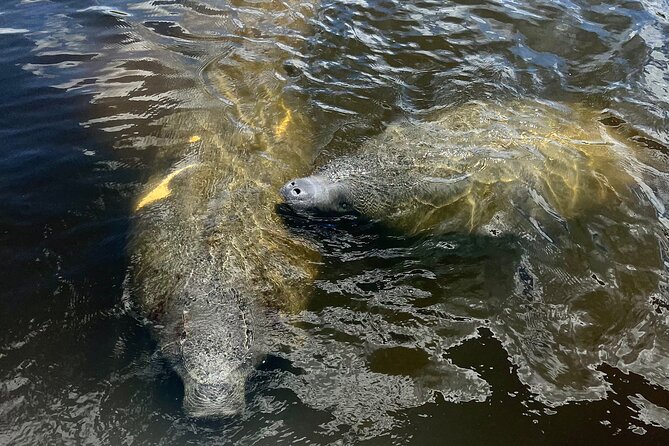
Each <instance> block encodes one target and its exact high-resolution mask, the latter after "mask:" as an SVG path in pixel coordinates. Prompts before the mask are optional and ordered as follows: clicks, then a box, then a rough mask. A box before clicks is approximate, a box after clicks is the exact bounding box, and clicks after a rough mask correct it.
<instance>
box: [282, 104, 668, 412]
mask: <svg viewBox="0 0 669 446" xmlns="http://www.w3.org/2000/svg"><path fill="white" fill-rule="evenodd" d="M601 119H602V116H601V114H600V113H598V112H594V111H591V110H588V109H585V108H583V107H580V106H576V105H573V106H566V105H559V104H552V103H538V102H525V103H520V102H516V103H510V104H506V105H495V104H483V103H470V104H467V105H465V106H463V107H459V108H455V109H453V110H451V111H448V112H446V113H443V114H442V115H440V116H439V117H438V118H437V119H435V120H433V121H429V122H416V123H414V122H404V123H399V124H395V125H392V126H390V127H389V128H388V129H387V130H386V131H385V132H384V133H383V134H381V135H380V136H378V137H376V138H372V139H370V140H369V141H367V142H366V143H365V144H364V145H363V146H362V147H361V148H360V150H359V152H358V153H356V154H353V155H348V156H344V157H340V158H335V159H333V160H331V161H330V162H328V163H326V164H325V165H324V166H323V167H322V168H320V169H319V170H317V171H316V172H315V173H314V174H313V175H311V176H308V177H305V178H298V179H294V180H291V181H289V182H288V183H287V184H285V185H284V186H283V187H282V188H281V194H282V195H283V198H284V200H285V202H286V203H287V204H288V205H289V206H290V207H292V208H293V210H295V211H296V212H297V213H301V214H307V215H310V214H320V215H319V216H318V218H317V219H316V220H318V221H319V222H321V223H322V222H323V218H327V215H332V214H334V215H337V214H341V213H349V212H353V213H355V214H360V215H363V216H365V217H368V218H370V219H373V220H376V221H378V222H381V223H382V224H383V225H384V226H385V227H387V228H390V229H391V231H392V232H393V233H396V232H397V231H400V232H404V233H405V234H413V235H418V237H416V240H417V241H418V242H420V241H421V240H425V237H432V238H434V239H435V240H434V241H435V243H437V244H439V240H440V239H443V240H445V243H446V244H445V245H444V246H450V248H449V249H450V250H452V251H453V257H446V258H445V259H444V261H445V262H446V263H444V264H439V263H437V264H431V265H432V266H431V267H430V268H431V270H432V271H435V272H438V271H441V272H440V273H438V274H439V275H438V276H436V277H435V279H436V282H435V286H436V285H438V288H437V289H432V291H430V292H429V293H428V295H429V296H430V301H432V302H434V305H435V307H437V308H439V311H440V312H441V313H440V314H443V319H442V322H441V324H442V325H443V326H444V328H445V329H446V331H447V332H451V331H453V332H458V329H457V327H455V326H453V322H452V321H450V320H449V318H452V319H453V320H455V318H459V317H465V318H471V320H478V321H480V326H487V327H489V328H490V330H491V331H492V332H493V333H494V334H495V336H496V337H497V338H498V339H499V340H500V341H501V343H502V345H503V346H504V348H505V349H506V351H507V352H508V354H509V356H510V359H511V360H512V362H514V363H515V364H516V366H517V367H518V370H517V373H518V375H519V377H520V378H521V381H522V382H524V383H525V384H526V385H528V386H529V388H530V389H532V391H533V392H534V393H535V394H536V395H538V397H539V399H540V400H541V401H542V402H544V403H546V404H549V405H559V404H563V403H565V402H567V401H572V400H590V399H599V398H603V397H604V396H605V395H606V392H607V391H608V389H609V383H607V382H606V381H605V379H604V375H603V374H602V373H601V372H599V371H597V367H598V365H600V364H601V363H602V362H607V363H609V364H611V365H614V366H616V367H618V368H620V369H622V370H625V371H634V372H636V373H639V374H641V375H643V376H644V377H645V378H646V379H648V380H649V381H650V382H652V383H654V384H657V385H661V386H664V387H669V376H667V375H666V373H664V372H663V371H662V370H663V368H664V367H665V366H666V365H668V364H669V330H668V327H667V321H666V320H665V318H664V317H663V312H662V308H663V305H666V303H664V304H663V302H665V300H664V298H661V297H659V296H661V295H662V289H663V287H664V286H665V284H666V283H667V271H666V266H665V265H664V263H663V257H665V256H666V254H667V245H666V237H665V235H664V233H665V232H666V230H667V228H666V227H665V223H664V219H663V217H662V216H661V214H659V212H663V211H661V210H660V209H659V208H658V206H657V205H656V203H657V202H658V200H657V198H656V197H655V195H654V189H653V188H651V187H649V186H648V185H647V184H646V183H645V182H644V179H645V178H646V172H647V169H646V168H644V166H643V165H642V164H641V162H640V161H638V159H637V153H638V151H639V150H641V148H639V147H635V146H633V145H631V143H630V142H629V141H627V140H625V139H624V138H621V137H620V135H616V134H613V133H609V132H610V129H607V128H606V127H605V126H604V125H602V124H601V123H600V120H601ZM323 214H325V215H323ZM454 237H455V239H458V240H459V239H462V240H463V241H464V240H466V241H467V243H464V242H458V243H455V244H454V243H453V242H452V241H451V239H453V238H454ZM420 243H422V242H420ZM459 244H462V245H471V246H472V248H473V249H474V251H469V249H470V248H468V250H464V248H458V245H459ZM485 246H490V247H494V249H493V250H492V251H491V252H490V253H486V252H485V251H482V250H481V247H485ZM416 249H418V247H417V248H416ZM420 249H423V248H420ZM477 252H478V253H479V254H476V255H474V254H473V253H477ZM370 255H371V254H370ZM468 256H472V265H471V267H468V268H465V269H464V271H468V272H467V274H469V273H470V272H471V274H473V277H472V278H470V279H468V280H469V282H467V283H468V285H467V286H466V287H464V288H462V289H459V290H458V289H457V287H456V284H457V283H458V282H459V281H460V279H461V278H462V277H461V275H459V274H453V273H451V272H450V271H451V269H452V271H457V270H458V269H459V268H462V262H463V260H462V259H465V258H467V257H468ZM479 259H480V260H479ZM478 262H483V263H481V264H480V265H481V266H479V263H478ZM488 263H490V264H491V265H495V266H485V265H486V264H488ZM481 268H483V269H481ZM474 272H477V273H476V274H474ZM442 281H444V282H442ZM472 281H473V282H472ZM480 281H482V282H483V284H484V286H483V287H481V289H480V290H479V291H477V292H470V289H471V288H472V287H473V285H472V284H473V283H478V282H480ZM329 288H331V286H329ZM403 298H404V299H411V300H410V301H413V297H411V296H409V297H403ZM401 302H403V301H401V300H395V301H393V305H398V306H399V305H401ZM421 318H422V316H421ZM451 326H453V327H452V328H449V327H451ZM449 347H450V346H449V345H448V344H447V345H446V346H445V348H449ZM651 362H655V363H656V364H661V365H662V366H661V367H660V366H657V367H652V366H650V364H651Z"/></svg>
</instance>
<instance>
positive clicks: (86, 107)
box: [0, 0, 669, 444]
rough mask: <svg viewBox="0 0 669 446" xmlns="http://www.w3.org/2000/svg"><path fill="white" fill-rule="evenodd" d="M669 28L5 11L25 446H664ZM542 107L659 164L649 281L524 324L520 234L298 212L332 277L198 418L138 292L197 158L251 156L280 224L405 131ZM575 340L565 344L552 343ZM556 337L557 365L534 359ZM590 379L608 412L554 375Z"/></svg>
mask: <svg viewBox="0 0 669 446" xmlns="http://www.w3.org/2000/svg"><path fill="white" fill-rule="evenodd" d="M667 11H669V4H667V3H666V2H665V1H655V2H651V1H641V2H594V1H593V2H585V1H580V2H563V1H560V2H548V1H546V2H540V1H533V2H514V1H498V2H475V1H462V2H441V1H435V2H399V1H378V2H376V1H375V2H353V1H351V2H346V1H322V2H320V3H308V2H304V3H300V2H298V1H285V2H277V1H274V2H269V1H248V2H246V1H233V2H224V1H214V0H208V1H204V0H202V1H198V0H196V1H186V0H180V1H147V2H129V1H118V2H115V1H109V2H90V1H13V0H12V1H7V2H4V3H3V6H2V7H0V47H1V49H0V57H1V58H2V62H3V63H2V66H3V69H2V70H1V73H0V77H1V79H2V82H1V83H0V85H1V87H0V89H1V91H2V98H3V101H2V103H1V104H0V108H1V111H2V112H1V113H0V122H1V123H2V125H1V126H0V132H1V134H2V142H3V144H2V149H1V151H0V200H1V203H2V211H1V212H0V237H1V240H2V242H1V243H0V250H1V252H2V255H1V256H0V259H2V260H1V262H2V265H1V268H0V270H1V271H2V272H3V273H2V279H3V280H2V283H3V287H2V291H0V293H1V294H0V305H1V307H0V308H1V311H0V326H2V327H4V328H3V329H2V330H0V336H1V337H0V372H1V373H2V376H1V377H0V380H1V381H0V382H2V385H1V386H0V395H1V397H0V413H1V414H2V416H1V417H0V426H1V427H0V442H2V443H7V444H34V443H35V442H40V443H54V444H70V443H86V444H97V443H101V444H109V443H112V444H116V443H123V444H182V443H195V444H209V443H212V444H225V443H241V444H287V443H305V444H330V443H336V442H340V443H341V444H350V443H361V444H406V443H413V444H443V443H447V442H452V443H454V444H491V443H494V444H500V443H501V444H526V443H528V444H529V443H539V444H563V443H565V442H569V441H571V442H573V443H577V444H579V443H586V442H588V443H592V444H665V443H666V442H667V440H669V434H668V433H667V430H666V429H667V428H669V391H668V390H667V387H668V385H667V383H668V382H669V376H668V372H667V370H668V368H667V364H668V362H669V356H667V354H666V352H667V351H668V348H667V346H669V334H668V332H669V330H668V327H667V309H668V307H669V305H668V304H667V292H668V291H667V288H666V282H667V280H666V279H667V271H666V264H665V262H666V254H665V253H666V249H667V248H666V247H667V241H666V235H664V236H663V233H662V231H663V228H665V225H666V213H665V206H666V204H667V201H668V200H669V195H668V192H667V186H666V178H667V176H666V175H667V172H669V165H668V162H669V160H668V158H667V155H668V153H669V152H668V151H667V146H668V145H669V134H668V133H667V129H668V128H669V125H668V121H669V114H668V112H667V110H669V77H668V75H667V72H668V68H669V67H668V65H669V61H668V59H667V58H668V57H669V49H668V48H667V43H666V42H667V41H669V40H668V35H669V13H668V12H667ZM533 98H537V99H541V100H550V101H555V102H558V103H578V104H582V105H583V106H584V107H588V108H590V109H592V110H595V111H597V113H599V112H600V111H601V113H599V114H598V115H597V116H599V119H600V120H601V121H602V124H601V126H603V127H606V128H607V129H609V130H608V131H610V134H611V135H612V138H615V139H616V140H618V141H622V142H621V143H622V144H624V145H625V146H627V147H631V148H633V152H632V153H633V157H632V158H631V159H630V160H631V161H630V165H633V166H634V168H633V170H632V172H634V173H635V174H636V177H635V185H633V187H632V189H630V194H631V193H633V192H634V191H636V192H638V193H637V195H636V197H637V198H638V201H639V203H638V205H639V206H641V207H642V208H643V209H645V210H646V211H648V212H649V214H648V215H650V216H651V217H652V220H653V222H652V224H649V225H648V226H646V227H645V228H646V230H647V231H648V235H647V236H644V237H640V240H643V241H644V242H643V243H642V244H639V245H635V246H630V245H629V243H622V244H620V245H619V246H614V248H615V249H617V251H616V252H617V254H616V256H621V258H624V259H627V260H625V261H626V262H628V264H629V265H630V266H632V267H636V269H629V273H628V274H627V275H624V276H621V275H618V276H616V277H615V279H617V281H616V280H613V283H614V284H615V286H612V287H609V288H607V291H605V292H604V291H602V290H601V289H600V291H599V294H595V295H592V296H590V298H589V299H584V298H583V295H581V294H578V293H579V292H580V291H579V290H581V289H582V288H579V286H573V287H571V288H566V287H565V288H566V291H569V290H571V292H572V295H573V296H574V298H575V299H573V300H570V299H569V298H566V299H565V301H562V302H556V301H552V300H550V299H549V301H550V305H542V303H543V302H542V301H541V299H537V300H535V301H524V302H520V303H518V302H517V300H514V299H508V300H504V299H502V298H501V297H500V296H504V293H505V292H507V291H508V290H511V291H509V292H510V293H511V294H510V295H513V290H512V285H513V278H514V277H516V276H517V274H518V268H517V267H518V265H519V257H518V251H517V250H516V249H515V248H514V247H517V246H518V245H517V243H516V241H515V239H514V236H517V234H508V235H505V236H502V237H499V238H494V239H490V238H486V237H477V236H475V235H472V234H468V233H467V232H462V233H454V234H450V235H446V236H436V235H425V234H423V235H409V234H407V233H403V232H401V231H396V230H392V229H389V228H387V227H385V226H383V225H381V224H374V223H370V222H365V221H343V222H339V223H337V224H333V223H331V222H321V223H320V224H316V225H314V224H313V222H304V221H301V220H299V219H298V220H295V219H292V218H291V217H284V218H285V219H286V221H285V223H286V224H287V227H290V228H291V231H293V234H294V236H295V237H298V238H304V240H307V241H306V242H305V243H306V245H305V246H307V247H308V250H312V251H310V252H315V253H316V254H317V256H320V259H318V258H312V257H309V256H307V260H306V261H305V264H304V265H297V264H296V267H298V266H302V267H305V268H307V269H309V268H312V267H313V268H314V269H316V270H317V271H316V273H315V274H316V275H315V279H314V282H313V286H312V287H311V290H310V291H309V292H308V296H306V298H305V296H303V295H301V296H299V297H302V298H305V299H304V300H300V299H299V298H295V299H296V300H295V301H294V302H292V303H291V304H290V305H287V306H288V307H289V309H287V310H284V311H281V312H280V314H277V315H276V316H275V317H276V318H277V320H276V321H275V330H276V331H275V332H274V333H273V334H272V336H270V342H269V344H270V353H269V355H268V356H267V357H266V358H265V361H264V362H263V363H262V364H260V365H259V366H258V367H257V369H256V371H255V372H254V373H253V375H252V376H251V378H250V379H249V381H248V383H247V396H246V400H247V401H246V404H247V409H246V411H245V413H244V415H242V416H239V417H233V418H229V419H225V420H204V421H203V420H193V419H190V418H188V417H186V416H185V414H184V412H183V410H182V399H183V386H182V384H181V380H180V379H179V377H178V376H177V375H176V373H175V372H174V371H173V369H172V368H171V367H170V365H169V363H168V362H167V361H166V359H165V356H164V355H161V354H160V352H159V348H158V346H157V343H156V340H155V338H154V337H152V335H151V332H150V330H149V328H148V327H147V326H146V325H144V324H143V323H142V319H141V317H138V315H137V311H136V309H135V308H134V307H133V305H132V304H131V302H133V300H132V299H133V296H130V295H129V294H130V293H128V287H127V281H126V277H127V271H128V267H129V265H130V264H131V263H132V262H131V259H130V255H131V252H129V251H128V250H127V249H126V247H127V244H128V242H127V241H128V239H129V237H131V235H132V234H133V233H134V232H133V231H135V228H136V219H137V218H138V217H137V216H138V215H141V214H140V213H138V211H137V209H136V208H137V206H138V204H139V203H140V198H141V197H142V196H143V195H144V194H145V193H146V191H147V189H150V188H151V185H153V184H156V183H157V182H159V181H160V180H161V179H163V178H165V176H166V175H167V173H168V172H170V171H171V169H173V167H174V166H175V165H181V164H179V162H183V159H184V157H186V159H188V157H187V156H186V155H192V153H190V152H188V149H187V147H188V144H185V143H184V141H187V140H188V139H189V138H191V137H193V136H200V137H202V138H205V139H206V138H211V141H216V142H215V144H214V146H215V147H217V148H218V149H219V150H220V152H216V151H214V152H206V153H210V154H211V153H214V154H215V153H219V154H220V159H221V160H227V161H225V162H224V163H222V165H224V166H228V167H225V169H228V168H229V169H230V170H229V171H226V170H224V172H227V174H228V175H229V178H228V179H229V180H230V181H229V182H230V184H237V183H236V182H240V183H239V184H242V183H241V182H242V181H250V182H252V183H253V184H255V185H256V186H258V187H259V188H260V191H261V192H260V195H257V196H260V197H261V198H260V202H261V203H264V204H263V206H262V207H260V208H261V209H262V210H261V211H259V212H261V215H262V219H263V220H262V221H273V222H275V221H276V220H273V218H274V216H275V213H274V212H273V208H271V207H269V206H266V203H269V202H271V201H272V197H273V195H272V193H273V192H272V191H276V190H277V189H278V186H280V184H281V181H285V180H287V179H288V178H289V177H292V176H296V175H306V174H308V173H310V172H311V170H312V169H313V166H314V165H320V164H323V163H325V162H327V161H328V160H330V159H333V158H336V157H339V156H342V155H345V154H354V153H355V152H356V150H357V149H358V148H359V147H360V145H361V144H362V143H363V142H364V141H367V140H369V139H370V138H373V137H374V135H377V134H378V133H379V132H381V131H383V129H384V128H385V127H386V126H387V125H389V124H391V123H392V122H393V121H395V120H402V119H407V118H409V119H414V120H417V121H420V120H423V119H431V118H432V117H433V116H435V115H437V114H439V113H440V112H450V111H452V110H457V107H460V106H462V105H463V104H465V103H467V102H468V101H471V100H478V101H489V102H494V103H498V104H505V103H511V102H512V101H514V100H524V101H527V100H531V99H533ZM593 125H599V124H597V123H594V124H593ZM207 135H209V136H207ZM184 147H186V149H184ZM184 150H185V151H186V152H184ZM632 161H633V162H632ZM249 166H251V167H252V168H253V172H251V173H249V172H248V170H249V169H250V167H249ZM258 166H265V169H266V170H265V171H262V170H259V168H258ZM177 180H179V178H178V177H177ZM179 184H181V183H179V182H178V181H177V182H176V183H174V185H173V186H174V189H175V191H178V190H179V189H178V186H179ZM226 184H227V183H226ZM249 184H250V183H249ZM147 185H148V186H147ZM175 193H176V192H175ZM173 198H174V197H173ZM276 199H277V200H278V195H276ZM158 205H160V203H158ZM239 215H247V214H246V213H241V214H239ZM612 215H614V214H613V213H612V214H610V216H612ZM615 215H617V214H615ZM605 217H606V216H605ZM276 218H279V217H276ZM267 219H269V220H267ZM614 221H615V220H614ZM248 226H250V227H252V228H253V227H254V226H253V225H248ZM611 227H618V226H617V225H612V226H611ZM277 228H280V227H278V226H277ZM642 229H643V228H642ZM279 230H281V229H277V231H279ZM242 233H243V232H242ZM252 233H253V232H252V231H251V234H252ZM664 234H666V232H664ZM637 235H638V234H637ZM611 239H612V240H615V239H616V234H615V233H613V234H612V235H611ZM621 239H622V240H625V236H624V235H623V236H622V238H621ZM635 248H636V249H635ZM626 252H627V254H625V253H626ZM621 253H622V254H621ZM309 255H311V254H309ZM521 264H522V262H521ZM305 265H306V266H305ZM530 266H531V267H536V266H537V265H532V264H530ZM270 269H271V268H270ZM247 271H248V270H247ZM278 271H279V273H282V274H283V273H284V272H283V270H281V269H279V270H278ZM529 271H532V268H529ZM562 272H564V271H562ZM560 273H561V271H560V270H558V271H556V272H554V274H555V277H556V278H560V277H563V276H561V275H560ZM520 277H521V279H522V278H523V277H525V276H522V274H521V276H520ZM525 278H526V279H527V277H525ZM599 279H600V280H608V279H607V278H599ZM576 285H579V284H576ZM580 285H583V284H582V283H581V284H580ZM274 297H276V298H277V299H280V298H281V296H280V295H276V294H275V295H274ZM576 297H578V299H576ZM574 309H577V310H578V311H577V312H575V313H576V314H578V315H579V317H580V318H581V322H583V321H585V322H586V323H587V325H586V326H587V327H588V328H589V329H590V331H586V335H587V336H583V332H579V331H578V329H577V328H575V325H573V324H574V323H575V322H578V321H575V319H574V313H570V312H568V311H567V310H574ZM576 319H578V317H577V318H576ZM570 323H571V324H572V325H570ZM505 327H507V328H508V327H512V328H514V329H517V330H518V332H517V338H516V343H515V344H512V343H510V338H508V337H504V336H503V334H504V333H505V331H504V328H505ZM532 330H535V331H532ZM542 330H543V331H542ZM546 330H547V331H546ZM551 330H558V331H557V333H559V334H561V336H560V337H556V338H551V337H550V336H548V337H545V336H543V335H542V334H545V333H554V332H552V331H551ZM560 330H561V331H560ZM535 338H536V339H535ZM518 339H520V341H518ZM523 339H524V340H525V341H523ZM556 339H558V340H560V342H559V343H554V344H551V342H553V341H555V340H556ZM533 342H536V344H533ZM542 342H548V344H547V345H548V349H547V350H546V351H547V352H549V353H547V354H546V356H541V355H539V356H538V357H537V358H533V357H532V356H531V354H536V352H541V351H542V350H541V348H543V347H542V344H541V343H542ZM514 345H515V346H516V347H515V348H516V350H514ZM518 345H520V346H524V347H526V349H525V350H523V351H525V352H530V357H529V360H528V359H527V358H525V359H523V358H522V355H519V353H518V350H517V348H518V347H517V346H518ZM533 345H536V346H538V347H537V348H536V349H533V348H532V346H533ZM544 346H545V345H544ZM521 350H522V349H521ZM556 351H559V352H561V354H560V355H556V356H551V355H550V352H556ZM510 352H511V353H510ZM542 358H547V359H546V363H547V364H548V367H546V371H545V373H544V372H542V371H541V368H540V367H538V364H540V363H541V359H542ZM555 358H557V359H558V362H557V363H555V362H553V361H554V360H555ZM582 358H587V360H583V362H581V363H579V361H580V360H582ZM593 358H599V360H594V359H593ZM528 364H529V366H528ZM532 364H534V366H532ZM579 366H580V367H581V368H580V370H583V375H582V376H584V377H589V376H595V377H598V381H597V382H596V383H595V384H592V383H591V384H592V385H589V386H585V389H586V390H585V391H580V392H576V391H573V389H571V387H570V383H569V382H567V383H560V381H559V380H553V381H552V382H551V381H550V378H551V376H553V377H554V375H551V372H552V371H554V370H562V369H563V368H565V367H566V368H567V369H569V370H576V371H578V370H579ZM528 367H529V368H528ZM533 377H534V378H536V377H540V378H543V379H548V381H549V383H552V385H553V387H550V386H549V387H547V388H541V387H537V386H536V385H535V384H536V381H533ZM584 381H585V382H588V383H590V381H589V380H588V379H585V378H584ZM597 383H598V384H597ZM542 389H543V390H542ZM551 389H553V390H555V389H557V390H558V392H553V391H551ZM570 389H571V390H570ZM544 390H546V391H544ZM580 390H583V387H581V388H580ZM572 400H574V401H572Z"/></svg>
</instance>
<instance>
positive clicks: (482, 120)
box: [322, 103, 631, 232]
mask: <svg viewBox="0 0 669 446" xmlns="http://www.w3.org/2000/svg"><path fill="white" fill-rule="evenodd" d="M597 117H598V114H597V113H596V112H594V111H590V110H587V109H584V108H580V107H577V106H573V107H567V106H561V105H555V104H543V103H511V104H507V105H505V106H499V105H491V104H482V103H470V104H466V105H464V106H462V107H459V108H457V109H453V110H448V111H445V112H443V113H441V114H439V115H438V116H436V117H435V118H434V119H433V120H431V121H427V122H411V121H404V122H400V123H396V124H393V125H391V126H390V127H388V129H387V130H386V131H385V132H384V133H383V134H381V135H379V136H378V137H377V138H374V139H372V140H370V141H368V142H367V143H366V144H365V145H363V147H361V150H360V152H359V153H358V154H357V155H355V156H352V157H344V158H341V159H337V160H335V161H333V162H331V163H330V164H328V165H327V166H326V167H325V168H324V169H323V170H322V173H324V174H326V175H327V176H329V177H330V178H331V179H332V180H333V181H345V182H347V183H348V184H350V190H351V192H350V193H351V196H352V197H353V201H354V206H355V207H356V208H357V209H358V210H359V211H360V212H362V213H363V214H366V215H368V216H370V217H372V218H377V219H381V220H384V221H387V222H390V223H392V224H393V225H395V226H399V227H401V228H403V229H404V230H408V231H409V232H420V231H425V230H430V231H435V230H436V231H441V232H447V231H451V230H469V231H472V230H476V229H478V228H481V227H483V226H486V225H489V224H491V222H493V221H494V220H495V219H499V218H500V216H501V217H503V218H502V219H503V220H506V221H513V220H514V218H513V217H512V216H511V215H510V214H514V213H517V212H520V213H521V214H522V216H523V218H527V217H528V216H536V215H544V216H548V218H551V219H554V220H563V219H566V218H570V217H572V216H574V215H578V214H579V213H583V212H587V211H588V210H589V209H590V208H591V207H592V206H593V205H601V203H602V202H604V203H606V206H613V207H615V206H618V205H619V204H620V203H621V194H626V193H629V192H628V190H629V188H628V187H627V186H628V185H629V184H630V183H631V177H630V176H629V174H627V173H626V171H625V169H624V168H623V167H622V166H621V160H622V159H624V157H625V153H626V151H627V150H628V149H627V148H626V147H624V146H622V145H621V144H616V143H615V142H613V141H612V140H611V139H610V138H606V135H604V134H603V133H602V130H601V128H600V125H599V123H598V120H597ZM509 224H511V223H509Z"/></svg>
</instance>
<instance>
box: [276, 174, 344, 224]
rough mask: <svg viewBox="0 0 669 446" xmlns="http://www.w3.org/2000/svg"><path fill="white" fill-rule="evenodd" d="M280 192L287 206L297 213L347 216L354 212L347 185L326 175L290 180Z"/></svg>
mask: <svg viewBox="0 0 669 446" xmlns="http://www.w3.org/2000/svg"><path fill="white" fill-rule="evenodd" d="M280 192H281V196H282V197H283V199H284V200H285V202H286V204H288V205H289V206H290V207H291V208H292V209H293V210H294V211H297V212H306V213H319V214H346V213H349V212H352V211H353V204H352V196H351V194H350V193H349V188H348V187H347V186H346V183H345V182H342V181H333V180H332V179H330V178H328V177H327V176H324V175H318V174H316V175H311V176H308V177H303V178H296V179H293V180H290V181H289V182H287V183H286V184H285V185H284V186H283V187H282V188H281V191H280Z"/></svg>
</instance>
